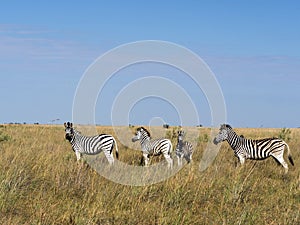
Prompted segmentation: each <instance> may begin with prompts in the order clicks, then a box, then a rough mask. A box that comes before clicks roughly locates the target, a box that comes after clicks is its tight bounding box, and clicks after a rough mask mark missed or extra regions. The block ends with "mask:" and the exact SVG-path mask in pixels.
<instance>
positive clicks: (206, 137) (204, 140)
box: [198, 134, 210, 143]
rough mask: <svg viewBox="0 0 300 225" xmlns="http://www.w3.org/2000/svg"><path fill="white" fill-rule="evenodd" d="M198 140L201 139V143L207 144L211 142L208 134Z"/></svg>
mask: <svg viewBox="0 0 300 225" xmlns="http://www.w3.org/2000/svg"><path fill="white" fill-rule="evenodd" d="M198 139H199V142H204V143H207V142H209V140H210V138H209V135H208V134H203V135H200V136H199V138H198Z"/></svg>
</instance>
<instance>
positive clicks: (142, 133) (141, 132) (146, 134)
mask: <svg viewBox="0 0 300 225" xmlns="http://www.w3.org/2000/svg"><path fill="white" fill-rule="evenodd" d="M143 137H149V138H150V133H149V132H148V131H147V130H146V129H145V128H144V127H139V128H137V129H136V133H135V136H134V137H133V138H132V139H131V140H132V142H136V141H138V140H141V139H142V138H143Z"/></svg>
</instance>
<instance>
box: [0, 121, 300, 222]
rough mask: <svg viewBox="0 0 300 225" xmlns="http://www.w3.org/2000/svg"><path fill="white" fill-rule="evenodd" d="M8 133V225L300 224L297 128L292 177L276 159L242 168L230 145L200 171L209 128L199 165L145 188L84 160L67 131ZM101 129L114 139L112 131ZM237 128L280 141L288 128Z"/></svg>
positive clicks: (1, 193)
mask: <svg viewBox="0 0 300 225" xmlns="http://www.w3.org/2000/svg"><path fill="white" fill-rule="evenodd" d="M0 129H1V130H2V131H3V133H5V134H7V135H9V136H10V137H11V139H10V140H8V141H3V142H1V143H0V153H1V156H0V157H1V158H0V160H1V162H0V171H1V173H0V224H299V223H300V210H299V209H300V167H299V165H300V150H299V144H300V129H291V130H292V133H291V140H290V141H289V142H288V144H289V146H290V148H291V151H292V155H293V158H294V162H295V166H294V167H292V166H291V165H290V164H289V163H288V164H289V168H290V170H289V173H288V175H287V176H284V175H283V172H284V170H283V168H282V167H281V166H278V165H277V163H276V162H275V161H274V160H273V159H267V160H264V161H249V160H248V161H246V163H245V166H243V167H238V166H237V159H236V158H235V157H234V155H233V151H232V150H231V149H230V148H229V146H228V144H227V143H223V145H222V148H221V149H220V152H219V154H218V156H217V158H216V159H215V160H214V162H213V164H212V165H211V166H210V167H209V168H208V169H207V170H205V171H204V172H199V170H198V167H199V162H200V159H201V157H202V152H203V149H204V147H205V145H206V143H205V142H204V141H203V140H205V135H204V134H205V133H206V134H208V132H209V130H208V129H204V128H201V129H198V130H199V133H198V136H200V138H199V137H196V139H198V140H202V141H201V142H200V143H198V145H197V147H196V150H195V153H194V156H193V159H194V161H193V163H192V164H190V165H186V166H185V167H184V168H183V169H182V170H180V172H179V173H177V174H176V175H175V176H173V177H171V178H169V179H168V180H166V181H164V182H161V183H158V184H154V185H150V186H143V187H134V186H125V185H120V184H117V183H114V182H111V181H109V180H106V179H105V178H103V177H101V176H100V175H98V173H96V172H95V171H94V170H93V169H91V168H90V167H89V166H88V165H87V164H84V163H82V162H81V163H77V162H76V157H75V154H74V153H73V151H72V150H71V146H70V144H69V143H68V142H67V141H66V140H65V139H64V128H63V126H42V125H36V126H30V125H7V126H4V127H1V128H0ZM171 129H172V128H171ZM171 129H170V130H171ZM98 130H99V132H100V133H111V134H113V130H112V128H111V127H98ZM236 131H237V132H238V133H239V134H243V135H245V137H247V138H264V137H270V136H277V135H278V133H279V132H280V129H242V128H240V129H236ZM118 144H119V145H118V146H119V152H120V160H121V161H124V162H127V163H128V164H133V165H138V164H139V163H140V157H141V155H140V153H139V152H137V151H133V150H130V149H128V148H126V147H124V146H122V145H121V144H120V143H119V142H118ZM173 158H174V159H175V160H174V161H175V162H176V158H175V157H173ZM155 160H163V158H161V157H160V158H157V159H155ZM155 160H154V161H155ZM152 163H155V162H152Z"/></svg>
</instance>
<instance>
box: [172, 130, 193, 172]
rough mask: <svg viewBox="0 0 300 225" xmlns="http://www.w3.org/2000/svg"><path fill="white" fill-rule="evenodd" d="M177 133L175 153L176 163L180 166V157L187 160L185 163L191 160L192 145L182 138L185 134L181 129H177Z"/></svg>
mask: <svg viewBox="0 0 300 225" xmlns="http://www.w3.org/2000/svg"><path fill="white" fill-rule="evenodd" d="M177 134H178V136H177V145H176V151H175V153H176V156H177V159H178V165H179V166H181V165H182V158H184V159H185V160H186V161H187V163H190V162H191V161H192V155H193V145H192V144H191V143H189V142H187V141H184V140H183V137H184V134H185V133H184V131H183V130H179V131H178V132H177Z"/></svg>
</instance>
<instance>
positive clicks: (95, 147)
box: [64, 122, 294, 173]
mask: <svg viewBox="0 0 300 225" xmlns="http://www.w3.org/2000/svg"><path fill="white" fill-rule="evenodd" d="M64 126H65V137H66V139H67V140H68V141H69V142H70V143H71V145H72V149H73V151H74V152H75V154H76V157H77V160H80V157H81V154H88V155H96V154H98V153H100V152H102V151H103V152H104V154H105V156H106V158H107V160H108V162H109V164H113V163H114V157H113V149H114V147H115V149H116V150H115V154H116V158H118V156H119V153H118V147H117V143H116V140H115V138H114V137H113V136H111V135H108V134H100V135H97V136H91V137H87V136H84V135H82V134H81V133H80V132H79V131H77V130H76V129H74V128H73V124H72V123H70V122H67V123H64ZM177 134H178V136H177V145H176V150H175V153H176V156H177V159H178V165H179V166H182V159H183V158H184V159H185V160H186V161H187V163H190V162H191V160H192V155H193V146H192V144H191V143H189V142H187V141H184V140H183V139H184V138H183V137H184V131H183V130H179V131H178V133H177ZM136 141H140V144H141V151H142V154H143V158H144V162H145V166H146V167H147V166H149V160H150V157H151V156H158V155H161V154H162V155H163V156H164V158H165V160H166V161H167V163H168V167H169V168H172V166H173V159H172V157H171V153H172V150H173V146H172V143H171V141H170V140H169V139H166V138H159V139H152V138H151V135H150V133H149V131H148V130H147V129H145V128H144V127H139V128H137V129H136V133H135V136H134V137H133V138H132V142H136ZM222 141H227V142H228V144H229V145H230V146H231V148H232V149H233V151H234V154H235V156H236V157H237V158H238V159H239V161H240V163H241V164H244V162H245V160H246V159H254V160H263V159H266V158H268V157H270V156H272V157H273V158H274V159H275V160H277V161H278V162H279V163H280V164H281V165H282V166H283V167H284V169H285V173H287V172H288V165H287V163H286V162H285V160H284V158H283V153H284V149H285V147H286V148H287V151H288V159H289V161H290V163H291V164H292V165H294V162H293V159H292V156H291V152H290V149H289V146H288V144H287V143H286V142H284V141H283V140H281V139H278V138H266V139H261V140H251V139H246V138H245V137H244V136H242V135H241V136H239V135H237V134H236V133H235V132H234V130H233V129H232V127H231V126H230V125H228V124H223V125H221V127H220V131H219V133H218V135H217V136H216V137H215V138H214V140H213V142H214V144H218V143H220V142H222Z"/></svg>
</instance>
